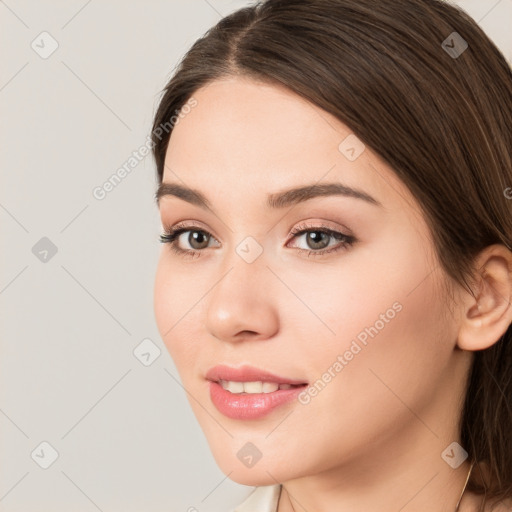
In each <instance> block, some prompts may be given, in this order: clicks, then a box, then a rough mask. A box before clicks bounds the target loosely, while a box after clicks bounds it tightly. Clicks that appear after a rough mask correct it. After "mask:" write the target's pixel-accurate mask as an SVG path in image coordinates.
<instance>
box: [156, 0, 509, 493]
mask: <svg viewBox="0 0 512 512" xmlns="http://www.w3.org/2000/svg"><path fill="white" fill-rule="evenodd" d="M454 32H456V34H454ZM466 45H467V47H466ZM235 75H241V76H246V77H248V78H252V79H254V80H259V81H261V82H265V83H270V84H272V83H276V84H281V85H284V86H286V87H287V88H289V89H290V90H292V91H294V92H295V93H297V94H299V95H300V96H302V97H304V98H306V99H307V100H309V101H310V102H312V103H313V104H315V105H317V106H319V107H321V108H322V109H324V110H325V111H327V112H329V113H330V114H332V115H334V116H336V117H337V118H338V119H339V120H340V121H341V122H343V123H344V124H346V125H347V126H348V127H350V129H351V130H352V131H353V132H354V133H355V134H356V135H357V137H358V138H359V139H361V140H362V141H363V143H364V144H366V145H367V146H369V147H370V148H371V149H372V150H374V151H375V152H376V153H377V154H378V155H380V156H381V157H382V158H383V160H384V161H386V162H387V163H388V164H389V165H390V167H391V168H392V169H393V170H394V172H395V173H396V175H397V176H398V177H399V178H400V179H401V180H402V182H403V183H404V184H405V185H406V186H407V187H408V188H409V190H410V191H411V192H412V194H413V195H414V196H415V198H416V199H417V201H418V203H419V205H420V207H421V209H422V212H423V214H424V216H425V219H426V221H427V222H428V226H429V228H430V230H431V233H432V237H433V241H434V245H435V248H436V251H437V254H438V256H439V260H440V262H441V265H442V267H443V269H444V270H445V271H446V273H447V275H448V276H450V277H451V278H452V279H453V281H454V282H457V283H459V284H460V285H462V286H464V287H465V289H466V290H468V292H470V293H471V294H472V295H473V296H474V293H473V291H472V286H471V285H470V282H471V280H472V279H471V278H472V276H473V272H474V271H475V269H474V266H473V261H474V257H475V256H476V255H477V254H478V253H479V252H480V251H481V250H482V249H483V248H485V247H486V246H488V245H491V244H494V243H498V244H503V245H505V246H506V247H507V248H508V249H512V188H510V187H512V162H511V155H512V72H511V68H510V66H509V64H508V63H507V61H506V60H505V58H504V57H503V55H502V54H501V53H500V51H499V50H498V49H497V48H496V46H495V45H494V44H493V43H492V41H491V40H490V39H489V38H488V37H487V36H486V35H485V34H484V32H483V31H482V30H481V29H480V28H479V26H478V25H477V24H476V23H475V21H474V20H473V19H472V18H471V17H470V16H469V15H467V14H466V13H465V12H464V11H462V10H461V9H459V8H458V7H455V6H453V5H451V4H448V3H445V2H443V1H441V0H385V1H375V0H267V1H263V2H258V3H256V4H254V5H252V6H250V7H246V8H242V9H240V10H238V11H236V12H234V13H232V14H230V15H228V16H226V17H225V18H223V19H221V20H220V21H219V22H218V23H217V25H216V26H214V27H212V28H211V29H210V30H208V31H207V32H206V34H205V35H204V36H203V37H202V38H200V39H199V40H197V41H196V42H195V43H194V45H193V46H192V47H191V48H190V50H189V51H188V52H187V53H186V55H185V56H184V58H183V59H182V61H181V62H180V64H179V66H178V67H177V69H176V70H175V73H174V74H173V77H172V78H171V80H170V81H169V83H168V84H167V86H166V87H165V89H164V91H163V95H162V99H161V101H160V105H159V107H158V110H157V112H156V115H155V118H154V124H153V130H152V143H153V144H154V146H153V155H154V158H155V161H156V166H157V173H158V180H159V182H160V183H161V181H162V177H163V171H164V159H165V153H166V150H167V146H168V142H169V138H170V135H171V133H172V127H173V124H174V123H173V122H170V120H171V119H172V118H174V119H176V120H177V119H178V118H179V117H178V115H177V114H180V112H181V109H182V107H183V106H184V105H185V103H186V102H187V101H188V100H189V99H190V98H191V97H192V95H193V93H194V92H195V91H196V90H197V89H199V88H200V87H202V86H204V85H206V84H207V83H209V82H212V81H214V80H216V79H221V78H224V77H228V76H235ZM468 378H469V381H468V389H467V393H466V397H465V403H464V406H463V411H462V415H461V420H460V434H461V442H462V445H463V446H464V448H465V449H466V450H467V452H468V453H469V458H470V460H472V461H476V462H477V463H480V462H484V463H485V465H486V467H487V468H488V472H489V473H488V474H489V480H488V481H487V484H486V483H485V482H484V481H481V482H480V483H478V482H476V481H473V480H471V481H470V483H469V485H468V489H469V490H472V491H473V492H477V493H480V494H482V493H485V494H486V498H491V497H492V498H496V499H498V500H501V499H505V498H511V497H512V327H511V326H509V328H508V330H507V331H506V333H505V334H504V335H503V336H502V337H501V338H500V339H499V340H498V341H497V343H495V344H494V345H493V346H491V347H490V348H488V349H485V350H480V351H476V352H475V355H474V360H473V363H472V368H471V371H470V375H469V377H468ZM484 502H485V500H484Z"/></svg>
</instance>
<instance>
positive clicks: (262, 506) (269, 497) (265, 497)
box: [230, 484, 281, 512]
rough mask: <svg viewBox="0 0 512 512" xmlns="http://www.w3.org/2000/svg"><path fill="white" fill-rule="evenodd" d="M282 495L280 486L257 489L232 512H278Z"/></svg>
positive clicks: (266, 486)
mask: <svg viewBox="0 0 512 512" xmlns="http://www.w3.org/2000/svg"><path fill="white" fill-rule="evenodd" d="M280 494H281V485H280V484H276V485H265V486H260V487H256V488H254V489H253V491H252V492H251V493H250V494H249V496H247V498H245V500H244V501H243V502H242V503H240V505H238V506H237V507H235V508H234V509H233V510H231V511H230V512H276V510H277V503H278V501H279V495H280Z"/></svg>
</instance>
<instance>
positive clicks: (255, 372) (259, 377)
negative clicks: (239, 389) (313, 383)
mask: <svg viewBox="0 0 512 512" xmlns="http://www.w3.org/2000/svg"><path fill="white" fill-rule="evenodd" d="M206 379H207V380H210V381H212V382H220V381H221V380H224V381H235V382H256V381H261V382H273V383H276V384H291V385H296V386H300V385H303V384H307V382H305V381H304V380H297V379H290V378H287V377H282V376H280V375H276V374H273V373H270V372H267V371H265V370H262V369H260V368H255V367H253V366H247V365H246V366H241V367H239V368H234V367H231V366H226V365H217V366H214V367H213V368H210V369H209V370H208V372H207V373H206Z"/></svg>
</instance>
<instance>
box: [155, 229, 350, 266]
mask: <svg viewBox="0 0 512 512" xmlns="http://www.w3.org/2000/svg"><path fill="white" fill-rule="evenodd" d="M164 229H165V231H164V233H163V234H161V235H160V242H161V243H167V244H169V246H170V248H171V250H172V251H173V252H174V253H175V254H178V255H180V256H183V257H190V258H197V257H199V256H201V252H203V251H204V249H201V250H194V249H181V248H179V247H178V244H177V243H176V242H177V238H178V237H179V236H180V235H181V234H182V233H186V232H187V231H196V232H199V233H204V234H206V235H207V236H210V237H212V238H213V236H212V235H211V234H210V233H208V231H205V230H204V229H201V228H200V227H199V226H186V225H184V224H181V223H180V224H177V225H176V226H174V227H173V228H170V227H168V226H164ZM308 232H319V233H325V234H327V235H329V236H331V237H332V238H335V239H336V240H341V243H339V244H338V245H337V246H335V247H333V248H331V249H321V250H319V251H313V250H309V249H297V250H298V251H299V252H301V253H304V252H306V253H308V257H309V256H323V255H325V254H329V253H334V252H337V251H340V250H342V249H347V248H349V247H350V246H352V245H353V244H354V242H355V241H356V238H355V237H353V236H351V235H345V234H344V233H340V232H339V231H334V230H332V229H330V228H329V227H327V226H325V225H321V226H307V225H305V224H301V225H299V226H297V227H296V228H294V229H292V231H291V232H290V234H291V235H293V238H298V237H299V236H301V235H303V234H304V233H308Z"/></svg>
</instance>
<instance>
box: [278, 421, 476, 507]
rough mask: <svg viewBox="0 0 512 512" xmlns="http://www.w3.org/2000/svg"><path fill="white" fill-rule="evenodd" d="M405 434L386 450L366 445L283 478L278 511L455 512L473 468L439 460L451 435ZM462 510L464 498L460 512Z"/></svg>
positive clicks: (422, 430) (420, 427)
mask: <svg viewBox="0 0 512 512" xmlns="http://www.w3.org/2000/svg"><path fill="white" fill-rule="evenodd" d="M415 421H417V420H415ZM411 434H412V435H411ZM404 435H405V433H403V432H402V433H401V436H399V437H401V439H400V442H398V441H397V443H395V445H394V446H393V443H390V444H388V445H386V450H385V451H384V450H383V449H382V448H380V449H379V447H378V446H369V447H368V450H367V452H366V453H367V455H366V457H365V458H362V457H358V460H357V461H351V462H346V463H345V464H344V465H342V466H338V467H336V468H333V469H332V470H329V471H327V472H322V473H319V474H316V475H308V476H306V477H302V478H297V479H294V480H292V481H289V482H285V483H284V484H283V488H282V492H281V497H280V500H279V506H278V512H302V511H304V510H314V511H315V512H327V511H329V512H343V511H350V512H398V511H401V512H454V511H455V510H456V507H457V504H458V503H459V499H460V497H461V492H462V490H463V488H464V486H465V484H466V480H467V476H468V473H469V470H470V468H471V464H470V462H469V461H468V460H466V461H465V462H464V463H462V464H461V465H460V466H459V467H457V468H456V469H454V468H452V467H451V466H450V465H448V464H447V463H446V462H445V460H443V458H441V453H442V452H443V451H444V450H445V448H446V447H447V446H448V445H450V444H451V442H452V440H453V439H454V437H453V436H451V437H450V436H448V437H447V438H444V439H443V440H441V439H439V438H436V437H435V436H434V435H433V434H432V433H430V432H428V430H426V429H425V426H424V425H421V424H420V425H417V426H416V428H414V429H413V433H410V434H409V439H404V438H403V436H404ZM426 438H427V439H426ZM404 447H410V448H409V449H405V448H404ZM466 510H468V509H467V508H465V506H464V497H463V498H462V500H461V502H460V505H459V509H458V512H465V511H466ZM468 512H469V511H468Z"/></svg>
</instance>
